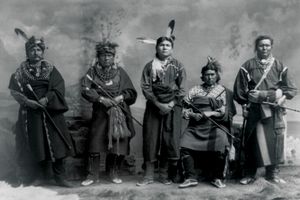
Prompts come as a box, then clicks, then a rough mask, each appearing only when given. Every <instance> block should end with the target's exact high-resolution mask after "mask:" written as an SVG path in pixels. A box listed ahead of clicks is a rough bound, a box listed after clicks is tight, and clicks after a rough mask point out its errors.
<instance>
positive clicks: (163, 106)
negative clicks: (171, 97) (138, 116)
mask: <svg viewBox="0 0 300 200" xmlns="http://www.w3.org/2000/svg"><path fill="white" fill-rule="evenodd" d="M172 102H173V101H171V102H170V103H160V102H156V103H155V105H156V106H157V107H158V108H159V110H160V114H162V115H165V114H167V113H169V112H170V111H171V110H172V109H173V107H174V102H173V103H172Z"/></svg>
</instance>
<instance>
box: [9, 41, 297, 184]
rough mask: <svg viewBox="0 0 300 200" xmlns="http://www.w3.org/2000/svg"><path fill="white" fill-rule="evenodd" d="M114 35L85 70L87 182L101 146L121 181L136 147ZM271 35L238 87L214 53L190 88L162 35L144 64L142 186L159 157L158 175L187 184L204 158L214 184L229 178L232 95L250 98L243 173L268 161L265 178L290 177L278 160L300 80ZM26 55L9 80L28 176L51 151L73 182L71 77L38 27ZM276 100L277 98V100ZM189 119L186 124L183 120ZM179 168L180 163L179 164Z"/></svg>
mask: <svg viewBox="0 0 300 200" xmlns="http://www.w3.org/2000/svg"><path fill="white" fill-rule="evenodd" d="M117 46H118V45H117V44H116V43H112V42H110V41H103V42H99V43H98V44H97V45H96V58H95V60H94V62H93V63H92V65H91V67H90V68H89V70H88V72H87V73H86V75H85V76H84V77H83V78H82V82H81V94H82V96H83V97H84V98H85V99H86V100H88V101H89V102H91V103H92V104H93V111H92V120H91V127H90V131H89V135H88V145H87V151H88V167H87V169H88V170H87V171H88V175H87V177H86V179H85V180H84V181H83V182H82V183H81V184H82V185H83V186H87V185H90V184H93V183H96V182H98V181H99V168H100V167H99V166H100V153H103V152H104V153H106V155H107V159H106V162H107V165H108V169H109V176H110V178H111V181H112V182H113V183H116V184H119V183H122V180H121V179H120V177H119V175H118V170H119V167H120V164H121V163H122V160H123V158H124V156H125V155H128V154H129V146H130V145H129V142H130V139H131V138H132V137H134V135H135V130H134V125H133V120H132V118H133V117H132V115H131V111H130V106H131V105H133V104H134V103H135V101H136V98H137V92H136V90H135V88H134V86H133V84H132V82H131V79H130V78H129V76H128V75H127V73H126V72H125V70H124V69H123V68H122V67H120V66H119V65H118V64H116V63H115V55H116V47H117ZM272 47H273V39H272V38H271V37H270V36H267V35H262V36H259V37H257V39H256V40H255V52H256V56H255V57H254V58H252V59H250V60H248V61H246V62H245V63H244V64H243V65H242V67H241V68H240V70H239V72H238V74H237V77H236V80H235V84H234V91H233V93H232V92H231V91H230V90H229V89H227V88H226V87H224V86H223V85H221V84H220V83H219V81H220V80H221V76H220V72H221V65H220V63H219V62H217V61H216V60H215V59H213V58H211V57H209V58H208V62H207V64H206V65H205V66H204V67H203V68H202V71H201V80H202V81H203V83H199V84H196V85H195V86H194V87H192V88H191V89H190V90H189V91H188V92H187V94H185V80H186V71H185V68H184V67H183V65H182V63H181V62H179V61H178V60H177V59H175V58H174V57H173V56H172V52H173V48H174V37H168V36H162V37H160V38H158V39H157V40H156V54H155V56H154V58H153V60H151V61H150V62H149V63H147V64H146V66H145V67H144V69H143V72H142V78H141V88H142V92H143V94H144V96H145V98H146V100H147V102H146V108H145V113H144V119H143V156H144V165H143V166H144V169H145V174H144V177H143V179H142V180H141V181H139V182H138V183H137V186H145V185H148V184H151V183H153V182H154V171H155V166H156V165H155V164H156V163H158V174H159V181H160V182H162V183H163V184H172V183H173V182H176V181H178V180H176V177H177V176H178V172H182V174H183V176H184V180H183V181H182V182H181V184H180V185H179V188H186V187H191V186H196V185H197V184H198V180H197V171H196V170H195V165H196V167H198V166H200V167H201V169H202V170H203V172H205V173H206V175H208V174H209V176H208V178H209V180H210V182H211V184H213V185H214V186H216V187H218V188H222V187H225V184H224V182H223V179H224V177H225V174H226V159H227V156H228V154H229V152H230V151H231V150H232V149H231V148H233V145H232V144H233V140H234V139H236V138H235V137H234V136H233V134H232V119H233V116H234V115H235V114H236V110H235V106H234V103H233V99H234V100H236V101H237V102H238V103H239V104H240V105H242V106H243V108H244V109H243V115H244V117H245V120H244V129H243V130H244V131H243V132H244V137H243V138H244V139H243V144H244V146H243V149H244V151H245V160H246V165H245V166H246V173H245V177H244V178H243V179H242V180H241V181H240V183H241V184H249V183H252V182H253V181H255V173H256V169H257V168H258V167H262V166H266V178H267V179H268V180H270V181H273V182H275V183H283V182H284V180H282V179H281V178H279V177H278V165H279V164H280V163H282V162H283V158H284V137H285V130H286V122H285V114H286V112H285V110H284V109H283V108H282V104H283V103H284V101H285V99H291V98H293V97H294V96H295V95H296V92H297V89H296V86H295V84H294V83H293V81H292V79H291V78H290V75H289V74H290V73H289V72H288V69H287V68H286V67H285V66H284V65H283V64H282V63H281V62H280V61H278V60H277V59H275V58H274V57H273V55H272V53H271V50H272ZM25 49H26V56H27V59H26V61H24V62H23V63H21V65H20V67H18V68H17V70H16V72H15V73H14V74H12V76H11V79H10V83H9V89H10V91H11V94H12V96H13V97H14V98H15V99H16V101H17V102H18V103H19V104H20V109H19V117H18V121H17V126H16V127H17V128H16V149H17V151H16V152H17V158H18V165H19V166H20V170H19V173H20V176H19V177H20V178H21V179H22V180H21V182H22V183H24V184H26V183H27V184H33V185H39V184H41V183H42V182H41V181H42V180H43V179H44V178H45V174H44V172H45V165H46V163H47V161H49V160H50V161H51V163H52V169H53V173H54V179H55V181H56V183H57V184H58V185H61V186H66V187H70V183H69V182H68V181H66V177H65V176H64V172H65V169H64V165H63V158H65V157H67V156H72V155H74V148H73V145H72V141H71V137H70V134H69V133H68V130H67V126H66V123H65V120H64V117H63V113H64V112H66V111H67V109H68V107H67V104H66V102H65V98H64V93H65V85H64V80H63V78H62V77H61V75H60V73H59V72H58V70H57V68H56V67H55V66H53V65H52V64H51V63H50V62H48V61H46V60H45V59H44V50H45V44H44V41H43V39H37V38H35V37H31V38H30V39H28V41H27V42H26V44H25ZM269 103H271V104H274V105H275V106H274V105H273V106H271V105H269ZM183 118H184V119H186V120H187V121H188V123H187V126H186V128H184V129H183V128H182V127H183V126H184V125H183V120H182V119H183ZM179 169H180V170H179Z"/></svg>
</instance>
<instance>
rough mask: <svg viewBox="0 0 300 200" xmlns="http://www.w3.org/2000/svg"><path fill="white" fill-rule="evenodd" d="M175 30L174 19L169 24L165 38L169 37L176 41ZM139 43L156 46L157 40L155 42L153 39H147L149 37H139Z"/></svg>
mask: <svg viewBox="0 0 300 200" xmlns="http://www.w3.org/2000/svg"><path fill="white" fill-rule="evenodd" d="M174 28H175V20H174V19H172V20H171V21H170V22H169V25H168V28H167V31H166V34H165V35H164V36H165V37H168V38H170V39H172V40H175V36H174V35H173V32H174ZM136 39H137V40H138V41H140V42H142V43H145V44H154V45H156V42H157V40H154V39H152V38H147V37H138V38H136Z"/></svg>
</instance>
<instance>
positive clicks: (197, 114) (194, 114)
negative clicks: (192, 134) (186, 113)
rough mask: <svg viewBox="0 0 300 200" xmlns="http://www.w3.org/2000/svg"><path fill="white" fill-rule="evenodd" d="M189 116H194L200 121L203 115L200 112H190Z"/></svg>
mask: <svg viewBox="0 0 300 200" xmlns="http://www.w3.org/2000/svg"><path fill="white" fill-rule="evenodd" d="M190 116H191V117H192V118H194V119H195V120H196V121H200V120H201V119H202V117H203V116H202V115H201V114H200V113H194V112H192V113H191V114H190Z"/></svg>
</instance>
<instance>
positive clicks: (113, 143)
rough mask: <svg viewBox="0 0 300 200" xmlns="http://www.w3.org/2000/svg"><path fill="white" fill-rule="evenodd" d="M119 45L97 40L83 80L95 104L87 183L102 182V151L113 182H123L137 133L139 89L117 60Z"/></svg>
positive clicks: (83, 94)
mask: <svg viewBox="0 0 300 200" xmlns="http://www.w3.org/2000/svg"><path fill="white" fill-rule="evenodd" d="M117 46H118V45H117V44H116V43H113V42H110V41H103V42H99V43H97V45H96V59H95V62H94V63H93V64H92V66H91V67H90V68H89V70H88V71H87V73H86V75H85V76H84V77H83V78H82V82H81V88H82V91H81V94H82V96H83V97H84V98H85V99H86V100H87V101H89V102H91V103H92V104H93V114H92V121H91V129H90V133H89V136H88V147H87V149H88V175H87V177H86V179H85V180H84V181H83V182H82V183H81V184H82V185H83V186H88V185H91V184H93V183H95V182H98V181H99V172H100V153H105V154H107V157H106V162H107V163H106V165H107V166H108V168H109V176H110V179H111V181H112V182H113V183H116V184H120V183H122V180H121V179H120V178H119V175H118V170H119V168H120V165H121V163H122V160H123V158H124V156H125V155H128V154H129V147H130V146H129V142H130V139H131V138H132V137H133V136H134V135H135V131H134V127H133V121H132V116H131V112H130V107H129V106H130V105H132V104H134V103H135V101H136V98H137V92H136V90H135V88H134V86H133V84H132V82H131V79H130V78H129V76H128V74H127V73H126V72H125V70H124V69H123V68H122V67H121V66H120V65H119V64H117V63H115V55H116V47H117Z"/></svg>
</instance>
